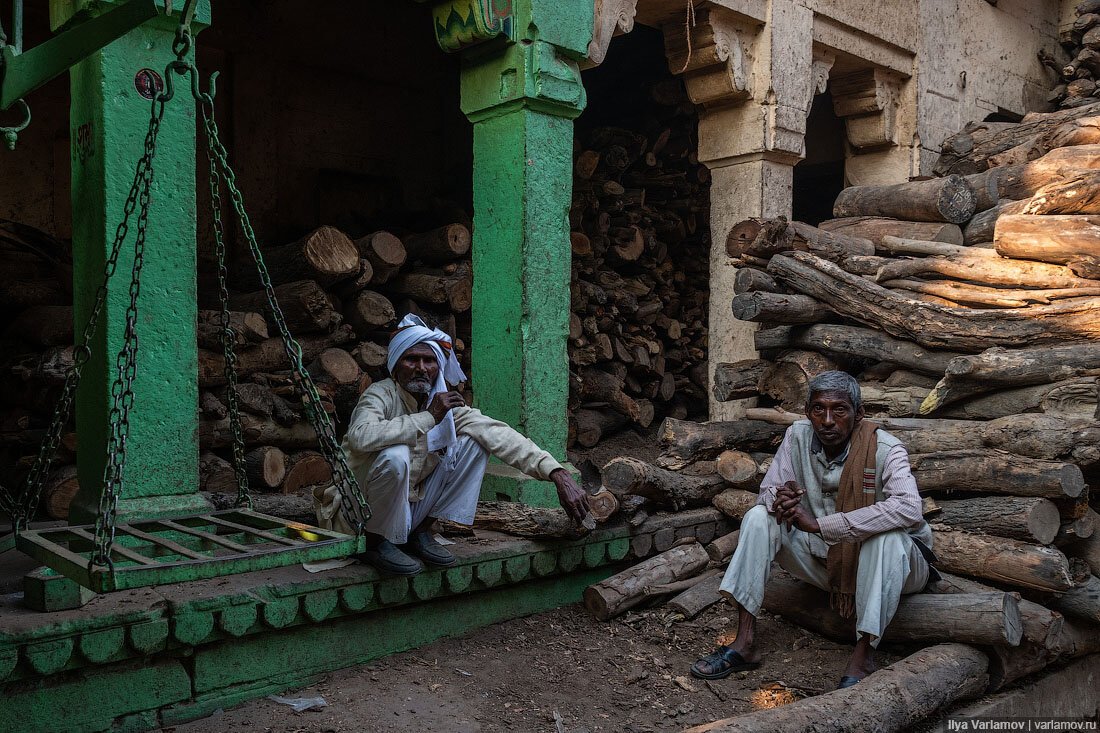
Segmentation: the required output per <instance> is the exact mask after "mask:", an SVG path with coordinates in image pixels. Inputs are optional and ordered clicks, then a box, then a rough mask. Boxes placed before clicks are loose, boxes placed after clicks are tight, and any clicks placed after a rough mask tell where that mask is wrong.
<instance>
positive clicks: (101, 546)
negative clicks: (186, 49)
mask: <svg viewBox="0 0 1100 733" xmlns="http://www.w3.org/2000/svg"><path fill="white" fill-rule="evenodd" d="M163 116H164V102H162V101H154V102H153V107H152V114H151V116H150V118H149V130H148V131H147V132H146V134H145V150H144V153H143V155H142V160H143V161H144V163H145V165H144V171H143V172H144V175H143V177H142V180H141V186H140V192H139V194H138V207H139V208H138V219H137V234H136V236H135V237H134V262H133V265H132V267H131V269H130V302H129V303H128V304H127V306H126V328H125V330H124V331H123V336H122V348H121V349H119V352H118V356H117V357H116V358H115V370H116V374H115V379H114V382H112V384H111V398H112V399H111V409H110V412H108V413H107V424H108V427H109V428H110V435H109V436H108V438H107V465H106V466H105V467H104V469H103V491H102V493H101V494H100V495H99V512H98V513H97V515H96V521H95V533H94V534H95V551H94V552H93V554H92V557H91V560H90V561H89V566H91V565H101V566H104V565H105V566H107V567H113V566H114V563H113V562H112V560H111V548H112V546H113V545H114V541H115V513H116V511H117V509H118V500H119V497H120V496H121V495H122V487H123V480H124V474H125V471H126V440H127V439H128V438H129V435H130V410H131V409H132V408H133V406H134V378H135V376H136V375H137V352H138V334H137V316H138V298H139V297H140V295H141V271H142V268H143V267H144V265H145V238H146V233H147V230H148V227H149V199H150V188H151V186H152V182H153V158H154V157H155V155H156V150H157V134H158V133H159V131H160V121H161V119H162V118H163Z"/></svg>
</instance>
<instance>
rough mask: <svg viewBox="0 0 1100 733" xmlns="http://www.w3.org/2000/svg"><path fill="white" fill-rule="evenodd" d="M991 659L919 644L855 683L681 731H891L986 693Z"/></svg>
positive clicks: (957, 647)
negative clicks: (826, 728)
mask: <svg viewBox="0 0 1100 733" xmlns="http://www.w3.org/2000/svg"><path fill="white" fill-rule="evenodd" d="M988 666H989V659H988V658H987V657H986V655H985V654H984V653H982V652H981V651H979V650H978V649H975V648H974V647H972V646H968V645H966V644H938V645H936V646H932V647H928V648H927V649H921V650H920V651H919V652H916V653H915V654H912V655H910V656H908V657H906V658H905V659H902V660H901V661H899V662H895V663H894V664H891V665H890V666H889V667H886V668H884V669H881V670H879V671H878V672H876V673H875V674H873V675H871V676H869V677H867V679H865V680H863V681H861V682H860V683H859V684H858V685H855V686H853V687H849V688H847V689H844V690H834V691H831V692H826V693H825V694H823V695H815V696H813V697H807V698H804V699H802V700H796V701H795V702H792V703H790V704H788V705H783V706H781V707H773V708H770V709H764V710H758V711H756V712H753V713H748V714H745V715H739V716H737V717H733V718H725V719H722V720H716V721H714V722H712V723H707V724H705V725H698V726H694V727H692V728H688V729H687V730H685V731H684V733H758V732H759V731H777V732H779V731H781V732H782V733H816V731H820V730H821V729H822V722H823V721H828V725H829V726H830V728H831V729H832V730H837V731H857V730H863V731H872V730H873V731H876V733H895V732H896V731H903V730H908V729H909V728H910V727H911V726H912V725H914V724H916V723H917V722H919V721H921V720H923V719H924V718H927V717H928V716H930V715H933V714H935V713H937V712H938V711H940V710H942V709H943V708H946V707H947V706H949V705H951V703H954V702H958V701H960V700H968V699H970V698H975V697H978V696H979V695H981V694H982V693H984V692H985V689H986V687H987V685H988V680H989V675H988V674H987V668H988Z"/></svg>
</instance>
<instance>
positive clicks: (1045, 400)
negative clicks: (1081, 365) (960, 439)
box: [916, 377, 1098, 420]
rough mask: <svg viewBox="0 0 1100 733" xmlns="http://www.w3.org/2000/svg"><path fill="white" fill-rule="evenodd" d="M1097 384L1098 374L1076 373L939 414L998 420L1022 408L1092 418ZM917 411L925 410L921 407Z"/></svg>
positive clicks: (957, 404)
mask: <svg viewBox="0 0 1100 733" xmlns="http://www.w3.org/2000/svg"><path fill="white" fill-rule="evenodd" d="M983 387H984V385H983ZM1097 387H1098V385H1097V378H1096V377H1077V378H1076V379H1067V380H1063V381H1061V382H1054V383H1052V384H1037V385H1033V386H1030V387H1017V388H1016V389H1005V390H1001V391H999V392H993V393H991V394H986V395H982V396H980V397H974V398H970V399H966V400H963V401H961V402H955V403H954V404H953V405H952V406H951V407H949V408H947V409H946V410H942V411H940V412H939V413H938V414H939V415H941V416H943V417H952V418H960V419H964V420H995V419H997V418H1000V417H1007V416H1009V415H1016V414H1019V413H1022V412H1042V413H1044V414H1046V415H1051V416H1053V417H1061V418H1065V419H1069V420H1090V419H1092V417H1093V416H1094V415H1095V414H1096V408H1097ZM925 392H926V395H925V397H924V398H923V399H925V400H926V399H927V390H926V391H925ZM922 404H923V403H922ZM916 414H922V413H920V412H919V410H918V413H916Z"/></svg>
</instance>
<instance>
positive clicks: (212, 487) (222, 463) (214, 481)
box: [199, 452, 237, 499]
mask: <svg viewBox="0 0 1100 733" xmlns="http://www.w3.org/2000/svg"><path fill="white" fill-rule="evenodd" d="M199 489H201V490H202V491H211V492H219V493H225V494H231V495H232V496H233V498H234V499H235V498H236V496H237V474H236V472H235V471H234V470H233V464H232V463H230V462H229V461H227V460H225V459H224V458H222V457H220V456H218V455H216V454H214V453H210V452H203V453H200V454H199Z"/></svg>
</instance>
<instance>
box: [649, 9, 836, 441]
mask: <svg viewBox="0 0 1100 733" xmlns="http://www.w3.org/2000/svg"><path fill="white" fill-rule="evenodd" d="M812 29H813V12H812V11H811V10H809V9H808V8H806V7H805V6H804V5H802V4H799V3H796V2H794V0H771V2H770V3H769V4H768V7H767V10H766V12H765V13H763V14H762V15H761V17H759V18H752V17H749V16H746V15H741V14H738V13H735V12H733V11H730V10H728V9H725V8H720V7H717V6H710V7H709V8H705V9H700V10H698V11H697V12H696V25H695V27H694V28H693V29H692V31H691V44H690V52H689V44H688V43H687V35H686V32H685V29H684V28H683V27H682V26H679V25H676V24H672V25H668V26H666V27H664V29H663V30H664V33H665V50H666V55H667V56H668V60H669V69H671V70H672V72H673V73H676V74H681V75H682V76H683V78H684V82H685V85H686V87H687V92H688V96H689V97H691V99H692V101H693V102H695V103H696V104H698V105H701V109H700V114H699V161H700V162H702V163H705V164H706V165H707V166H708V167H709V168H710V171H711V189H710V190H711V194H710V195H711V220H710V229H711V238H712V244H711V257H710V313H709V320H708V331H709V334H710V339H709V353H708V361H709V375H708V380H709V383H713V377H714V369H715V367H716V366H717V365H718V364H720V363H723V362H734V361H739V360H742V359H751V358H754V357H755V356H756V349H755V346H754V344H753V333H754V331H755V330H756V327H755V324H752V323H746V322H744V321H738V320H737V319H735V318H734V317H733V313H732V312H731V310H730V301H731V300H732V298H733V295H734V293H733V280H734V275H735V274H736V268H735V267H734V264H733V261H732V260H731V259H730V257H729V256H728V255H727V254H726V236H727V235H728V233H729V230H730V228H731V227H732V226H733V225H734V224H736V223H737V222H738V221H740V220H742V219H746V218H748V217H751V216H766V217H771V216H788V217H789V216H790V215H791V197H792V180H793V171H794V166H795V164H796V163H798V161H799V160H800V159H801V158H802V156H803V154H804V142H805V133H806V117H807V116H808V115H809V110H810V105H811V103H812V101H813V96H814V94H815V93H818V92H820V91H823V90H824V88H825V82H826V80H827V79H828V70H829V67H830V66H831V65H832V58H831V57H830V56H829V55H828V54H824V53H822V54H818V55H816V56H815V55H814V53H813V48H812V41H811V39H812ZM750 405H751V401H749V400H738V401H734V402H717V401H715V400H714V399H713V397H711V400H710V419H711V420H728V419H734V418H737V417H740V416H741V415H743V414H744V409H745V407H747V406H750Z"/></svg>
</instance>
